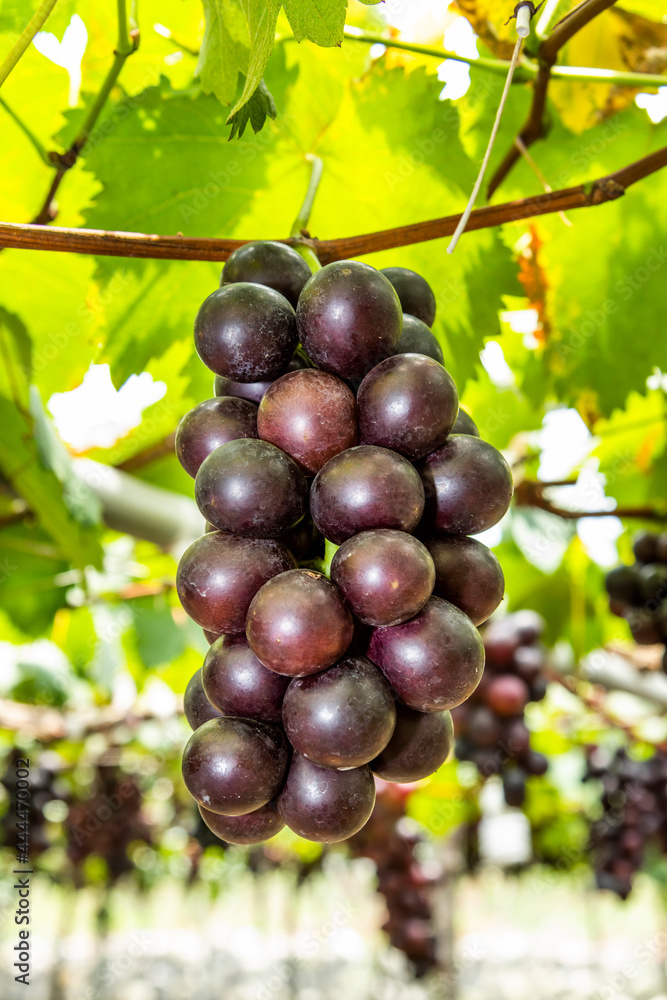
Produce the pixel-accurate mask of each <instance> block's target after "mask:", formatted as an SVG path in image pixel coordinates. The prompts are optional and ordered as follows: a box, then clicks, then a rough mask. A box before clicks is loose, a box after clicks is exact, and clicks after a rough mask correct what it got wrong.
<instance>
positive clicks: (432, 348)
mask: <svg viewBox="0 0 667 1000" xmlns="http://www.w3.org/2000/svg"><path fill="white" fill-rule="evenodd" d="M396 353H397V354H425V355H426V357H427V358H433V360H434V361H439V362H440V364H441V365H444V363H445V359H444V357H443V354H442V348H441V346H440V344H439V343H438V341H437V340H436V339H435V336H434V335H433V333H432V332H431V330H430V329H429V327H428V326H427V325H426V323H424V322H422V320H420V319H417V317H416V316H410V314H409V313H406V312H404V313H403V332H402V333H401V337H400V340H399V341H398V345H397V347H396Z"/></svg>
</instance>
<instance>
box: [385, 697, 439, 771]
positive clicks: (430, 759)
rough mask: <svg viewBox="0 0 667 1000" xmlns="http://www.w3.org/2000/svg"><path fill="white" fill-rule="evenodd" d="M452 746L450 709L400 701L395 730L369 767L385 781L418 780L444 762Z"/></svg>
mask: <svg viewBox="0 0 667 1000" xmlns="http://www.w3.org/2000/svg"><path fill="white" fill-rule="evenodd" d="M453 746H454V727H453V725H452V717H451V715H450V713H449V712H428V713H427V712H416V711H415V710H414V709H412V708H408V706H407V705H404V704H403V703H402V702H400V701H399V702H397V704H396V728H395V729H394V734H393V736H392V737H391V739H390V740H389V743H388V744H387V746H386V747H385V748H384V750H383V751H382V753H381V754H379V755H378V756H377V757H376V758H375V760H372V761H371V763H370V768H371V770H372V771H373V773H374V774H377V776H378V777H379V778H383V779H384V780H385V781H419V780H420V779H421V778H427V777H428V776H429V774H433V772H434V771H437V770H438V768H439V767H440V766H441V765H442V764H444V762H445V761H446V760H447V758H448V757H449V755H450V753H451V752H452V748H453Z"/></svg>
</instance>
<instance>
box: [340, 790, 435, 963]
mask: <svg viewBox="0 0 667 1000" xmlns="http://www.w3.org/2000/svg"><path fill="white" fill-rule="evenodd" d="M406 802H407V796H406V794H405V792H404V791H403V789H400V788H397V787H396V786H395V785H389V784H385V783H384V782H383V783H381V784H379V786H378V792H377V798H376V800H375V807H374V809H373V812H372V813H371V818H370V819H369V821H368V823H367V824H366V826H365V827H364V829H363V830H361V831H360V832H359V833H357V834H355V836H354V837H352V839H351V840H350V848H351V850H352V853H353V854H355V855H356V856H357V857H365V858H370V859H371V860H372V861H374V862H375V866H376V868H377V875H378V891H379V892H381V893H382V895H383V896H384V898H385V901H386V904H387V911H388V915H387V920H386V922H385V923H384V924H383V927H382V929H383V930H384V931H386V933H387V934H388V935H389V940H390V942H391V944H392V945H393V946H394V947H395V948H398V949H399V951H402V952H403V953H404V954H405V956H406V957H407V958H408V960H409V961H410V963H411V965H412V968H413V970H414V973H415V975H416V976H417V977H420V976H423V975H425V974H426V973H427V972H428V971H429V970H430V969H432V968H434V967H435V966H436V965H437V964H438V961H437V957H436V945H437V940H436V935H435V928H434V926H433V913H432V907H431V901H430V898H429V891H430V890H432V889H433V887H434V886H435V885H436V884H437V882H438V880H439V872H438V871H433V870H429V867H427V866H425V865H423V864H420V863H419V861H418V860H417V858H416V857H415V850H416V848H417V847H418V845H419V843H420V841H421V837H420V836H419V834H415V833H412V832H407V831H405V830H404V829H402V827H403V825H404V824H403V822H402V821H403V820H404V818H405V807H406Z"/></svg>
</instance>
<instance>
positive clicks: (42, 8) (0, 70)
mask: <svg viewBox="0 0 667 1000" xmlns="http://www.w3.org/2000/svg"><path fill="white" fill-rule="evenodd" d="M57 2H58V0H42V3H41V4H40V5H39V7H38V8H37V10H36V11H35V13H34V14H33V15H32V17H31V18H30V20H29V21H28V23H27V25H26V26H25V28H24V29H23V31H22V32H21V34H20V35H19V37H18V38H17V39H16V41H15V42H14V45H13V46H12V47H11V49H10V50H9V52H8V53H7V55H6V56H5V58H4V59H3V61H2V63H0V87H1V86H2V85H3V83H4V82H5V80H6V79H7V77H8V76H9V74H10V73H11V71H12V70H13V69H14V67H15V66H16V64H17V62H18V61H19V59H20V58H21V56H22V55H23V53H24V52H25V51H26V49H27V48H28V46H29V45H30V43H31V41H32V40H33V38H34V37H35V35H36V34H37V32H38V31H41V30H42V28H43V27H44V24H45V22H46V19H47V17H48V16H49V14H50V13H51V11H52V10H53V8H54V7H55V5H56V3H57Z"/></svg>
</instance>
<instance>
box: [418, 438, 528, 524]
mask: <svg viewBox="0 0 667 1000" xmlns="http://www.w3.org/2000/svg"><path fill="white" fill-rule="evenodd" d="M419 472H420V474H421V477H422V481H423V483H424V493H425V496H426V507H425V511H424V522H425V526H426V527H433V528H435V530H436V531H437V532H438V533H441V534H450V535H476V534H477V533H478V532H480V531H485V530H486V528H491V527H492V526H493V525H494V524H497V523H498V521H499V520H500V519H501V517H503V515H504V514H505V513H506V512H507V509H508V508H509V505H510V500H511V499H512V492H513V485H512V473H511V472H510V468H509V465H508V464H507V462H506V461H505V459H504V458H503V456H502V455H501V454H500V452H499V451H498V450H497V449H496V448H494V447H493V445H490V444H489V443H488V442H487V441H482V439H481V438H476V437H472V435H470V434H450V436H449V437H448V438H447V440H446V441H445V443H444V444H443V445H442V447H441V448H438V449H437V451H433V452H431V454H430V455H427V456H426V458H424V459H422V461H421V462H420V463H419Z"/></svg>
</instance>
